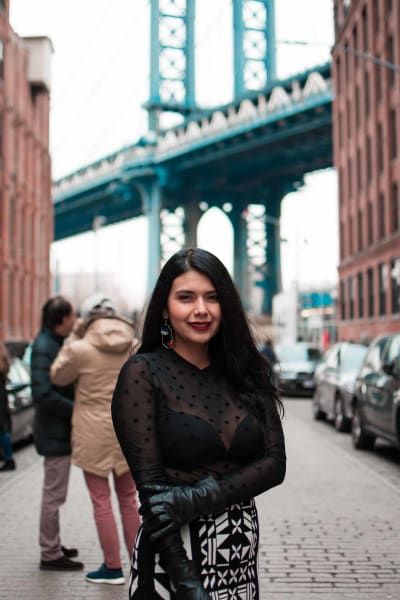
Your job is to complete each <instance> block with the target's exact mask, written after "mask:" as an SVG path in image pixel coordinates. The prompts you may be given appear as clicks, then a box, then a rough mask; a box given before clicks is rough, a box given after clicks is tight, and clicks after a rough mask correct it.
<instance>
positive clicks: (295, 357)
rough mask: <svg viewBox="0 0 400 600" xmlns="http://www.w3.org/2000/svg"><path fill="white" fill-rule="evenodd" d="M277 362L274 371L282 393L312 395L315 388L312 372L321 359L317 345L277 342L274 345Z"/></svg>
mask: <svg viewBox="0 0 400 600" xmlns="http://www.w3.org/2000/svg"><path fill="white" fill-rule="evenodd" d="M275 352H276V356H277V359H278V362H277V363H276V365H275V366H274V371H275V373H276V376H277V379H278V385H279V388H280V390H281V392H282V393H283V394H287V395H302V396H312V395H313V393H314V388H315V381H314V373H315V369H316V367H317V365H318V364H319V362H320V361H321V359H322V352H321V350H320V348H319V347H318V346H315V345H314V344H309V343H308V342H296V343H294V344H279V345H278V346H277V347H276V350H275Z"/></svg>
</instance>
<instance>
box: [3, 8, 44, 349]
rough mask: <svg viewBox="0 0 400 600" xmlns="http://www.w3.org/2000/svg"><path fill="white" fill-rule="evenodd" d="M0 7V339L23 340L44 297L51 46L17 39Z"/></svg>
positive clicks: (33, 325)
mask: <svg viewBox="0 0 400 600" xmlns="http://www.w3.org/2000/svg"><path fill="white" fill-rule="evenodd" d="M8 9H9V2H8V0H6V1H0V57H1V67H0V173H1V192H0V194H1V196H0V339H2V340H7V341H19V340H29V339H31V338H32V337H33V336H34V335H35V334H36V333H37V331H38V328H39V322H40V308H41V306H42V304H43V303H44V301H45V300H46V299H47V297H48V295H49V289H50V273H49V249H50V243H51V241H52V238H53V206H52V201H51V169H50V155H49V91H50V61H51V54H52V46H51V42H50V40H49V39H48V38H25V39H22V38H19V37H18V36H17V35H16V34H15V33H14V32H13V30H12V29H11V27H10V25H9V19H8Z"/></svg>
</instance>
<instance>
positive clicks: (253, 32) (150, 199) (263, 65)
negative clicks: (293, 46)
mask: <svg viewBox="0 0 400 600" xmlns="http://www.w3.org/2000/svg"><path fill="white" fill-rule="evenodd" d="M232 11H233V14H232V20H233V63H234V89H233V102H234V103H236V104H239V103H240V102H241V100H242V99H243V98H245V97H246V95H249V93H251V92H257V91H262V90H263V89H265V86H266V84H267V82H269V81H271V80H273V79H275V76H276V61H275V16H274V0H232ZM150 61H151V68H150V98H149V100H148V102H147V103H146V105H145V108H147V110H148V114H149V130H150V132H152V133H153V134H154V135H155V136H157V135H158V134H159V132H160V117H161V115H162V114H163V113H165V112H174V113H178V114H180V115H182V117H183V118H184V119H186V118H188V117H190V116H191V115H194V114H196V115H197V116H198V115H201V108H200V107H199V106H198V105H197V104H196V97H195V0H179V1H177V0H151V58H150ZM167 180H168V170H167V171H165V170H162V173H161V174H160V177H157V179H156V180H155V181H154V180H153V181H149V182H148V184H146V186H145V189H144V192H145V193H144V197H145V202H144V204H145V207H146V214H147V216H148V219H149V278H148V287H149V289H151V288H152V285H153V283H154V280H155V278H156V276H157V273H158V266H159V264H160V263H162V262H163V261H164V260H165V258H167V256H169V255H170V254H171V252H172V251H173V250H175V249H178V248H179V247H181V246H182V245H196V242H197V237H196V231H197V226H198V223H199V220H200V218H201V215H202V211H201V210H200V209H199V204H200V203H201V202H202V201H204V200H206V201H207V202H208V200H209V196H210V193H209V192H210V191H208V192H207V191H205V192H204V193H203V195H201V194H200V195H199V197H193V196H192V197H190V198H185V199H184V200H185V202H184V206H182V197H181V196H180V197H177V198H176V199H175V200H174V201H172V202H171V199H169V200H168V202H165V199H164V197H163V185H164V184H165V181H167ZM163 182H164V183H163ZM211 195H212V194H211ZM267 195H268V196H269V194H266V193H264V195H263V193H262V190H260V191H259V192H258V193H257V199H255V198H252V197H251V192H249V193H247V194H246V193H244V194H242V195H241V196H240V198H239V197H235V198H232V205H233V210H232V213H231V214H230V215H229V217H230V219H231V222H232V225H233V229H234V257H235V269H234V278H235V282H236V285H237V286H238V288H239V291H240V292H241V294H242V297H243V299H244V301H245V303H246V299H247V298H248V296H249V290H250V287H251V286H254V285H255V280H256V279H258V281H257V285H259V286H260V287H261V288H262V293H263V301H262V311H263V312H265V313H269V314H270V313H271V309H272V304H271V301H272V295H273V294H274V293H276V292H277V291H279V289H280V253H279V235H277V232H279V227H277V226H276V224H277V223H278V224H279V210H280V200H281V197H279V198H277V197H276V194H275V193H274V194H273V198H271V197H268V198H267ZM221 204H222V201H220V202H218V200H217V201H216V202H214V205H221ZM253 204H259V205H261V207H262V210H261V211H258V212H257V211H255V212H254V211H253V212H252V210H251V209H250V208H249V205H253ZM257 222H258V223H261V227H262V230H263V232H262V234H260V228H257V226H255V225H254V224H255V223H257ZM254 275H256V276H254ZM247 308H251V307H250V306H247Z"/></svg>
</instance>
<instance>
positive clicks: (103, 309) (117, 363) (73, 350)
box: [50, 299, 140, 584]
mask: <svg viewBox="0 0 400 600" xmlns="http://www.w3.org/2000/svg"><path fill="white" fill-rule="evenodd" d="M78 334H79V335H80V336H81V339H73V338H71V339H70V340H67V341H66V342H65V343H64V345H63V346H62V348H61V350H60V352H59V354H58V356H57V358H56V359H55V361H54V362H53V364H52V366H51V370H50V376H51V379H52V381H53V383H55V384H56V385H67V384H70V383H75V386H76V391H75V402H74V410H73V415H72V462H73V463H74V464H75V465H77V466H78V467H80V468H81V469H83V474H84V477H85V482H86V485H87V488H88V490H89V494H90V498H91V500H92V503H93V510H94V517H95V522H96V527H97V533H98V536H99V540H100V544H101V547H102V550H103V563H102V565H101V566H100V568H99V569H97V570H95V571H92V572H90V573H88V574H87V575H86V580H87V581H90V582H92V583H109V584H122V583H124V582H125V578H124V575H123V572H122V565H121V556H120V547H119V539H118V531H117V526H116V522H115V517H114V513H113V509H112V503H111V490H110V486H109V481H108V477H109V475H110V473H112V474H113V479H114V487H115V492H116V495H117V498H118V503H119V508H120V512H121V518H122V526H123V532H124V538H125V543H126V546H127V549H128V553H129V554H130V553H131V552H132V549H133V544H134V540H135V537H136V533H137V530H138V528H139V525H140V517H139V514H138V510H137V501H136V488H135V484H134V482H133V480H132V476H131V474H130V472H129V467H128V465H127V464H126V461H125V459H124V457H123V455H122V452H121V449H120V447H119V444H118V441H117V439H116V437H115V433H114V429H113V425H112V421H111V413H110V405H111V397H112V392H113V389H114V387H115V382H116V379H117V376H118V372H119V370H120V368H121V365H122V364H123V363H124V362H125V361H126V359H127V358H128V356H129V354H130V351H131V348H132V345H133V343H134V331H133V326H132V324H131V323H130V322H128V321H126V320H125V319H123V318H121V317H118V316H117V315H116V314H115V310H114V309H113V307H112V305H111V303H110V301H109V300H106V299H105V300H104V301H103V302H100V303H99V304H97V305H96V306H95V307H93V308H92V310H91V311H90V312H89V313H88V316H87V318H85V319H84V321H83V323H80V325H79V329H78Z"/></svg>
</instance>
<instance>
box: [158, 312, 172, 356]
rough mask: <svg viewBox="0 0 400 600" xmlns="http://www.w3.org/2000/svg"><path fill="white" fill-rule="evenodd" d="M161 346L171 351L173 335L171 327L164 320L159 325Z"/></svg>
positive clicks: (166, 320)
mask: <svg viewBox="0 0 400 600" xmlns="http://www.w3.org/2000/svg"><path fill="white" fill-rule="evenodd" d="M160 333H161V345H162V346H164V348H166V349H167V350H171V348H172V347H173V345H174V341H175V340H174V335H173V333H172V329H171V325H170V324H169V323H168V319H164V324H163V325H161V329H160Z"/></svg>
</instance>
